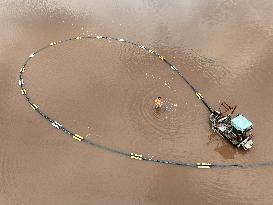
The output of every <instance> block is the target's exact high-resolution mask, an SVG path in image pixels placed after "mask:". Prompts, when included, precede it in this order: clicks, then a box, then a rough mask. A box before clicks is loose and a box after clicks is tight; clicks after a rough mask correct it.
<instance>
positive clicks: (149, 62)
mask: <svg viewBox="0 0 273 205" xmlns="http://www.w3.org/2000/svg"><path fill="white" fill-rule="evenodd" d="M272 10H273V3H272V1H209V0H206V1H197V0H193V1H125V0H119V1H86V0H85V1H84V0H81V1H69V2H66V1H32V0H30V1H19V0H10V1H7V0H6V1H0V28H1V29H0V34H1V35H0V36H1V38H0V72H1V75H0V76H1V77H0V86H1V92H0V98H1V101H0V107H1V109H0V114H1V115H0V130H1V137H0V139H1V141H0V204H1V205H2V204H3V205H9V204H10V205H14V204H28V205H29V204H58V205H59V204H71V205H72V204H73V205H74V204H126V205H127V204H164V205H165V204H272V203H273V191H272V189H273V177H272V176H273V167H272V168H271V167H267V168H265V167H261V168H252V169H211V170H197V169H190V168H181V167H176V166H167V165H160V164H153V163H145V162H139V161H134V160H130V159H128V158H124V157H120V156H118V155H113V154H111V153H108V152H105V151H101V150H98V149H95V148H92V147H90V146H86V145H85V144H81V143H76V142H75V141H74V140H71V139H70V138H68V137H67V136H66V135H65V134H63V133H62V132H59V131H58V130H56V129H53V127H52V126H50V124H48V122H46V121H45V120H44V119H42V118H41V117H40V116H39V115H37V114H36V113H35V112H33V110H31V108H30V107H29V106H28V104H27V102H26V101H25V100H24V99H23V97H22V96H21V95H20V94H19V89H18V84H17V83H18V82H17V81H18V72H19V69H20V66H21V64H22V63H23V62H24V60H25V59H26V58H27V56H28V55H29V54H30V53H32V52H33V51H34V50H36V49H38V48H40V47H43V46H44V45H47V44H48V43H49V42H52V41H55V40H61V39H66V38H70V37H74V36H78V35H89V34H90V35H91V34H92V35H96V34H99V35H105V36H113V37H118V38H124V39H129V40H132V41H136V42H140V43H142V44H143V45H146V46H149V47H152V48H154V49H155V50H157V51H158V52H159V53H160V54H162V55H164V56H165V57H166V58H167V59H169V60H170V61H171V62H172V63H173V64H174V65H176V66H177V67H178V68H179V69H180V70H181V71H182V72H183V73H184V74H185V75H186V76H187V77H188V79H190V80H191V82H192V83H193V84H194V85H195V86H196V87H197V88H199V90H200V91H201V92H202V93H203V95H204V96H205V98H206V99H207V101H208V102H209V103H210V104H211V105H212V106H213V107H217V106H218V101H219V100H226V101H228V102H230V103H232V104H237V105H238V106H239V107H238V110H237V111H238V112H240V113H242V114H244V115H245V116H246V117H247V118H249V119H250V120H251V121H252V122H253V124H254V127H255V138H254V140H255V145H254V147H253V149H252V150H250V151H249V152H243V151H239V150H236V149H235V148H233V147H231V145H230V144H229V143H228V142H226V141H225V140H223V139H221V138H219V137H218V136H217V135H215V134H213V133H212V131H211V130H210V127H209V124H208V112H207V110H206V109H205V108H204V106H203V105H202V104H200V102H199V101H198V100H197V98H196V97H195V96H194V94H193V93H192V91H191V90H190V88H189V87H188V86H187V85H186V84H185V83H184V82H183V81H182V80H181V78H179V77H178V76H177V75H176V74H175V73H172V72H171V71H170V69H169V68H168V67H167V66H166V65H165V64H164V63H162V62H161V61H160V60H158V59H157V58H155V57H154V56H152V55H150V54H148V53H147V52H144V51H143V50H139V49H136V48H135V47H133V46H130V45H127V44H120V43H117V42H111V43H108V42H107V41H96V40H82V41H73V42H67V43H65V44H62V45H58V46H55V47H52V48H50V49H47V50H45V51H43V52H42V53H40V54H39V55H37V56H35V58H34V59H33V60H32V61H31V62H30V63H29V65H28V70H27V71H26V73H25V77H24V78H25V79H24V80H25V84H26V86H27V87H28V88H29V92H30V95H31V97H32V99H33V100H34V102H35V103H36V104H38V105H39V106H40V107H41V108H42V109H43V110H44V111H45V112H46V113H47V114H48V115H49V116H52V117H53V118H54V119H57V120H58V121H59V122H61V123H62V124H63V125H64V126H66V127H67V128H70V129H71V130H73V131H75V132H77V133H80V134H81V135H82V136H84V137H86V138H88V139H90V140H93V141H95V142H97V143H101V144H104V145H107V146H110V147H113V148H116V149H120V150H124V151H129V152H137V153H144V154H149V155H150V156H155V157H158V158H165V159H173V160H179V161H186V162H193V163H194V162H203V161H204V162H211V163H243V164H245V163H255V162H264V161H272V160H273V138H272V132H273V126H272V123H273V114H272V109H273V103H272V102H273V95H272V91H273V81H272V79H273V70H272V64H273V60H272V59H273V58H272V57H273V56H272V55H273V54H272V51H273V26H272V25H273V18H272V17H273V13H272ZM158 95H160V96H162V97H163V99H164V101H165V105H166V106H167V107H168V108H166V110H165V111H164V112H161V113H156V112H154V110H153V109H152V108H151V102H152V100H153V99H154V98H155V97H156V96H158Z"/></svg>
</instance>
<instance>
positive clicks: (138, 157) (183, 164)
mask: <svg viewBox="0 0 273 205" xmlns="http://www.w3.org/2000/svg"><path fill="white" fill-rule="evenodd" d="M81 39H98V40H99V39H107V40H110V41H111V40H113V41H118V42H121V43H128V44H131V45H133V46H137V47H139V48H141V49H144V50H146V51H148V52H149V53H151V54H154V55H155V56H156V57H158V58H159V59H160V60H162V61H164V62H165V63H166V64H167V65H168V66H169V67H170V68H171V69H172V70H173V71H174V72H176V73H177V74H178V75H179V76H181V78H182V79H183V80H184V81H185V82H186V83H187V84H188V85H189V86H190V88H191V89H192V90H193V91H194V93H195V95H196V96H197V97H198V99H200V100H201V101H202V103H203V104H204V105H205V106H206V108H207V109H208V110H209V112H212V111H213V109H212V108H211V107H210V106H209V105H208V103H207V102H206V101H205V100H204V97H203V95H202V94H201V93H200V92H198V91H197V89H196V88H195V87H194V86H193V85H192V84H191V83H190V81H189V80H187V78H186V77H185V76H184V75H183V74H182V73H181V72H180V71H179V70H178V69H177V68H176V67H175V66H174V65H173V64H171V63H170V62H169V61H168V60H166V59H165V57H163V56H161V55H160V54H158V53H157V52H156V51H154V50H152V49H150V48H147V47H145V46H143V45H141V44H139V43H135V42H132V41H128V40H124V39H118V38H113V37H106V36H90V35H88V36H78V37H75V38H70V39H66V40H62V41H57V42H52V43H50V44H49V45H47V46H44V47H42V48H40V49H38V50H37V51H35V52H34V53H32V54H30V56H29V57H28V58H27V59H26V61H25V62H24V63H23V65H22V67H21V68H20V74H19V87H20V89H21V90H20V92H21V94H22V95H24V96H25V99H26V100H27V102H28V103H29V104H30V106H31V107H32V109H33V110H35V111H36V112H37V113H38V114H39V115H40V116H41V117H43V118H44V119H46V120H47V121H48V122H49V123H51V125H52V126H53V127H55V128H56V129H58V130H61V131H63V132H64V133H66V134H67V135H69V136H71V137H72V138H73V139H75V140H77V141H79V142H83V143H85V144H87V145H90V146H92V147H96V148H98V149H101V150H105V151H108V152H111V153H114V154H119V155H122V156H125V157H130V158H131V159H136V160H142V161H147V162H153V163H161V164H169V165H175V166H181V167H190V168H204V169H205V168H206V169H207V168H253V167H261V166H263V167H264V166H273V161H272V162H259V163H253V164H212V163H204V162H203V163H189V162H179V161H174V160H164V159H156V158H153V157H149V156H145V155H142V154H137V153H129V152H125V151H121V150H118V149H114V148H111V147H107V146H105V145H103V144H97V143H95V142H92V141H90V140H88V139H85V138H83V137H82V136H80V135H79V134H76V133H74V132H73V131H70V130H69V129H67V128H65V127H64V126H62V125H61V124H60V123H59V122H57V121H56V120H54V119H53V118H52V117H50V116H48V115H47V114H46V113H44V112H43V111H42V110H41V109H40V108H39V106H37V105H36V104H35V103H33V102H32V100H31V98H30V96H29V94H28V92H27V89H26V87H25V86H24V85H25V82H24V79H23V74H24V72H25V70H26V66H27V64H28V62H29V61H30V60H31V59H32V58H33V57H34V56H35V55H36V54H38V53H40V52H42V51H44V50H45V49H47V48H49V47H51V46H55V45H58V44H61V43H64V42H67V41H73V40H81ZM110 41H109V42H110Z"/></svg>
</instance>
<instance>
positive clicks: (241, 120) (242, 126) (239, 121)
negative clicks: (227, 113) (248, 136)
mask: <svg viewBox="0 0 273 205" xmlns="http://www.w3.org/2000/svg"><path fill="white" fill-rule="evenodd" d="M231 125H232V126H233V127H235V128H236V129H237V130H239V131H242V132H243V131H245V130H246V129H248V128H250V127H251V126H252V123H251V122H250V121H249V120H248V119H246V118H245V117H244V116H243V115H238V116H237V117H235V118H233V119H232V120H231Z"/></svg>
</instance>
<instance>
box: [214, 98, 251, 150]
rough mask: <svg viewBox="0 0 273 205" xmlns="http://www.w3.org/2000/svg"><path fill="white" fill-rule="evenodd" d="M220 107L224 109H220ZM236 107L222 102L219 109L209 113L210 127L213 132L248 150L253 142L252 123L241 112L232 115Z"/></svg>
mask: <svg viewBox="0 0 273 205" xmlns="http://www.w3.org/2000/svg"><path fill="white" fill-rule="evenodd" d="M221 107H223V108H224V109H225V110H224V111H221ZM236 107H237V106H234V107H231V106H230V105H228V104H227V103H226V102H222V103H221V106H220V108H219V110H213V111H212V113H211V114H210V122H211V127H212V130H213V131H214V132H215V133H217V134H218V135H220V136H222V137H224V138H226V139H227V140H229V141H230V142H231V143H232V144H233V145H234V146H236V147H238V148H239V147H242V148H243V149H244V150H249V149H251V148H252V146H253V144H254V142H253V139H252V138H253V135H252V130H253V125H252V123H251V122H250V121H249V120H248V119H247V118H246V117H245V116H243V115H241V114H237V115H236V116H235V117H232V114H233V113H234V111H235V109H236Z"/></svg>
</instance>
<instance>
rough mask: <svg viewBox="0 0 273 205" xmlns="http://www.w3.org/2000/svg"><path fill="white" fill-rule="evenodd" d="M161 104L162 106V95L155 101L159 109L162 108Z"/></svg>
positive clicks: (155, 105)
mask: <svg viewBox="0 0 273 205" xmlns="http://www.w3.org/2000/svg"><path fill="white" fill-rule="evenodd" d="M161 106H162V100H161V97H160V96H159V97H157V98H156V99H155V101H154V108H155V109H157V110H158V109H160V108H161Z"/></svg>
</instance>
